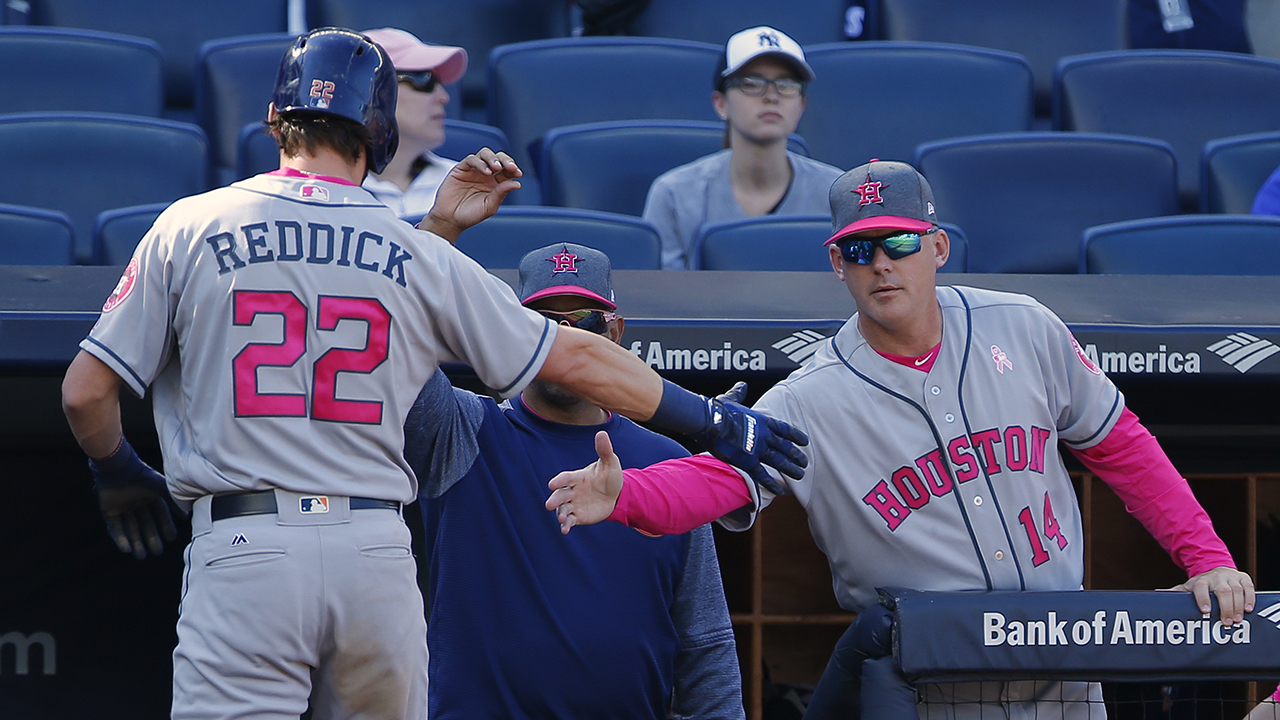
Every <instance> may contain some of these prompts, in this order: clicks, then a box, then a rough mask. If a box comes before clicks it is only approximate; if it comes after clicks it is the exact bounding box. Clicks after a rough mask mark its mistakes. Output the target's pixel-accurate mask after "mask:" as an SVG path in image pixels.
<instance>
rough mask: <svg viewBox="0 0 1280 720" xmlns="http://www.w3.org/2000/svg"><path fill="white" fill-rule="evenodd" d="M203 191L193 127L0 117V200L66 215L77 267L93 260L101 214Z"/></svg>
mask: <svg viewBox="0 0 1280 720" xmlns="http://www.w3.org/2000/svg"><path fill="white" fill-rule="evenodd" d="M208 188H209V155H208V143H207V142H206V141H205V136H204V132H202V131H201V130H200V128H199V127H196V126H195V125H190V124H186V123H176V122H172V121H168V120H156V119H151V118H140V117H134V116H128V115H110V114H105V113H50V114H19V115H8V116H4V117H0V197H2V198H4V199H5V200H7V201H8V202H12V203H17V204H21V205H29V206H33V207H43V208H50V209H56V210H61V211H63V212H65V213H66V214H67V215H68V216H69V217H70V218H71V224H72V227H74V228H75V237H76V259H77V261H78V262H80V263H88V262H91V260H92V253H91V248H90V240H91V238H92V237H93V223H94V220H95V219H96V218H97V216H98V213H100V212H102V211H103V210H108V209H110V208H117V207H125V206H128V205H138V204H142V203H148V202H162V201H172V200H175V199H177V198H180V197H183V196H185V195H191V194H194V193H198V192H202V191H204V190H207V189H208Z"/></svg>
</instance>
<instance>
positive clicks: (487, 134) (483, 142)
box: [435, 119, 511, 160]
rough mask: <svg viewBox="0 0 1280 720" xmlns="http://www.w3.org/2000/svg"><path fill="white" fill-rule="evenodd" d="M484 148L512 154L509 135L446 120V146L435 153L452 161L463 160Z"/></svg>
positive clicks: (494, 128)
mask: <svg viewBox="0 0 1280 720" xmlns="http://www.w3.org/2000/svg"><path fill="white" fill-rule="evenodd" d="M483 147H487V148H489V149H491V150H499V151H501V152H505V153H510V152H511V143H510V142H509V141H508V140H507V134H506V133H504V132H502V131H501V130H499V129H498V128H496V127H493V126H492V125H485V124H483V123H475V122H468V121H466V120H452V119H446V120H445V121H444V144H443V145H441V146H440V147H438V148H436V149H435V153H436V154H437V155H439V156H440V157H444V158H449V159H450V160H461V159H462V158H464V157H466V156H468V155H470V154H471V153H473V152H475V151H477V150H479V149H480V148H483Z"/></svg>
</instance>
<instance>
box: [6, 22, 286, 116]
mask: <svg viewBox="0 0 1280 720" xmlns="http://www.w3.org/2000/svg"><path fill="white" fill-rule="evenodd" d="M30 3H31V14H30V19H29V22H30V23H31V24H32V25H53V26H58V27H74V28H88V29H92V30H105V31H108V32H118V33H127V34H129V35H138V36H141V37H146V38H151V39H152V40H155V41H156V42H157V43H159V44H160V50H161V52H162V53H163V57H164V85H165V105H166V106H167V107H169V108H170V109H173V108H190V107H192V105H193V103H194V101H195V75H196V72H195V63H196V53H197V50H199V48H200V45H201V43H203V42H205V41H206V40H212V39H214V38H222V37H231V36H235V35H250V34H254V33H270V32H284V31H285V29H286V28H287V17H286V7H287V5H288V0H218V2H173V1H172V0H111V2H103V1H102V0H30ZM182 117H184V118H185V117H187V115H185V114H184V115H182Z"/></svg>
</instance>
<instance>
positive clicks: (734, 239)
mask: <svg viewBox="0 0 1280 720" xmlns="http://www.w3.org/2000/svg"><path fill="white" fill-rule="evenodd" d="M942 227H943V228H945V229H946V231H947V236H948V237H949V238H950V239H951V256H950V257H949V258H948V259H947V264H946V265H943V266H942V268H941V269H940V270H938V272H945V273H955V272H964V268H965V257H966V242H965V237H964V233H963V232H962V231H961V230H960V228H959V227H957V226H955V225H952V224H949V223H943V224H942ZM829 237H831V218H828V217H826V216H825V215H792V216H784V217H778V216H773V215H766V216H764V217H756V218H748V219H746V220H734V221H731V222H726V223H714V224H710V225H704V226H702V227H701V228H700V229H699V230H698V235H697V237H696V238H695V239H694V241H693V242H694V250H693V264H694V267H693V269H694V270H809V271H816V272H831V260H830V254H829V251H828V250H827V248H826V247H825V246H824V245H823V244H824V243H825V242H826V241H827V238H829Z"/></svg>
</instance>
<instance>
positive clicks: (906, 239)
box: [840, 226, 938, 265]
mask: <svg viewBox="0 0 1280 720" xmlns="http://www.w3.org/2000/svg"><path fill="white" fill-rule="evenodd" d="M937 230H938V228H937V227H936V226H935V227H932V228H930V229H929V230H928V231H926V232H923V233H914V232H904V233H898V234H897V235H889V236H887V237H882V238H867V239H861V238H851V239H848V240H842V241H841V242H840V257H843V258H844V261H845V262H847V263H854V264H856V265H870V264H871V260H872V258H874V257H875V253H876V246H877V245H878V246H880V247H882V248H884V254H885V255H887V256H888V257H889V259H890V260H901V259H902V258H904V257H907V256H908V255H915V254H916V253H918V252H920V236H921V235H928V234H930V233H934V232H937Z"/></svg>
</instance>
